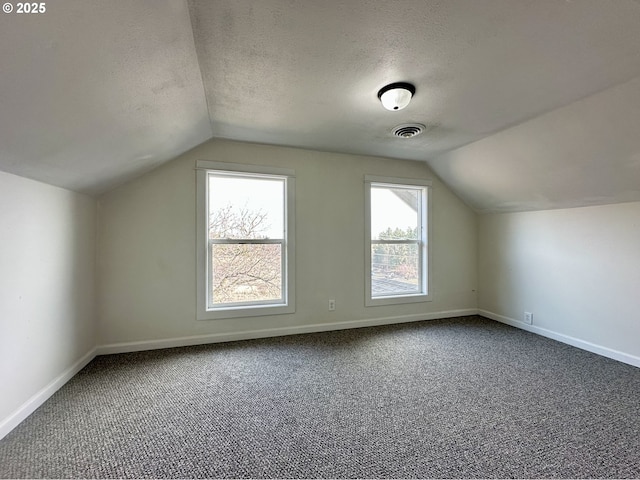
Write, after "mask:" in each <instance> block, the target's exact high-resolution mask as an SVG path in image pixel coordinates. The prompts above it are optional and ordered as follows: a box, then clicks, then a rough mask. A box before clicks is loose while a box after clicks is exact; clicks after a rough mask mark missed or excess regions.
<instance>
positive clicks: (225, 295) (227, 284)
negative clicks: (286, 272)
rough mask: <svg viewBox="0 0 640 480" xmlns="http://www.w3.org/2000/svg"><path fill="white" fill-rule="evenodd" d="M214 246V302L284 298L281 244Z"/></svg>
mask: <svg viewBox="0 0 640 480" xmlns="http://www.w3.org/2000/svg"><path fill="white" fill-rule="evenodd" d="M211 247H212V248H211V262H212V265H211V266H212V279H211V280H212V282H211V292H210V293H211V305H212V306H215V305H220V304H229V303H244V302H259V301H273V300H281V299H282V245H280V244H264V245H260V244H245V245H221V244H213V245H212V246H211Z"/></svg>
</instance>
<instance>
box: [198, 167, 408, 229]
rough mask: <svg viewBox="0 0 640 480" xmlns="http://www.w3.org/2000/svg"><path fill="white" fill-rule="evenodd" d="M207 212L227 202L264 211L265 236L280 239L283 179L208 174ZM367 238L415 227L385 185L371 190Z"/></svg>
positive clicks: (249, 209) (253, 210)
mask: <svg viewBox="0 0 640 480" xmlns="http://www.w3.org/2000/svg"><path fill="white" fill-rule="evenodd" d="M209 191H210V193H211V194H210V195H209V211H210V212H211V213H214V212H216V211H220V210H221V209H223V208H225V207H226V206H228V205H233V207H234V209H246V210H247V211H251V212H264V213H266V214H267V222H266V225H265V227H266V229H265V231H264V232H263V235H264V236H265V237H266V238H282V236H283V230H284V208H283V202H284V181H283V180H280V179H270V178H264V179H257V178H245V177H242V176H211V177H209ZM371 205H372V212H375V214H374V215H372V218H371V237H372V238H378V236H379V234H380V233H381V232H383V231H385V230H387V229H388V228H391V229H392V230H395V229H396V228H399V229H401V230H406V229H408V228H415V227H416V226H417V212H416V211H415V210H414V209H412V208H411V207H410V206H409V205H407V204H406V203H405V202H404V201H403V200H401V199H400V198H399V197H398V196H397V195H395V194H394V193H393V192H391V191H390V190H389V189H388V188H372V189H371Z"/></svg>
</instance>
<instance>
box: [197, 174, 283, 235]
mask: <svg viewBox="0 0 640 480" xmlns="http://www.w3.org/2000/svg"><path fill="white" fill-rule="evenodd" d="M284 188H285V186H284V180H281V179H274V178H264V179H263V178H245V177H242V176H228V177H225V176H211V177H209V193H210V195H209V212H211V213H215V212H218V211H220V210H222V209H223V208H225V207H227V206H228V205H232V206H233V208H234V210H241V209H244V210H247V211H248V212H252V213H266V214H267V219H266V222H265V224H264V227H265V229H264V231H262V232H261V236H264V237H265V238H272V239H277V238H283V232H284Z"/></svg>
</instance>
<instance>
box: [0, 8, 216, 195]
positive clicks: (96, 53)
mask: <svg viewBox="0 0 640 480" xmlns="http://www.w3.org/2000/svg"><path fill="white" fill-rule="evenodd" d="M46 6H47V11H46V13H43V14H22V15H20V14H17V13H11V14H0V59H1V63H0V65H1V67H0V68H1V71H2V73H1V74H0V170H4V171H7V172H10V173H15V174H17V175H22V176H25V177H29V178H35V179H37V180H41V181H43V182H46V183H51V184H53V185H58V186H62V187H65V188H69V189H72V190H77V191H81V192H88V193H99V192H102V191H105V190H107V189H109V188H110V187H112V186H113V185H117V184H118V183H121V182H122V181H124V180H126V179H128V178H131V177H132V176H135V175H139V174H140V173H142V172H144V171H146V170H149V169H151V168H153V167H155V166H157V165H159V164H161V163H163V162H165V161H167V160H170V159H171V158H173V157H175V156H176V155H178V154H180V153H182V152H184V151H185V150H187V149H189V148H191V147H193V146H194V145H196V144H198V143H201V142H203V141H205V140H206V139H208V138H209V137H210V136H211V125H210V123H209V118H208V115H207V107H206V100H205V98H204V91H203V88H202V79H201V77H200V69H199V67H198V60H197V57H196V52H195V47H194V44H193V34H192V32H191V24H190V21H189V12H188V9H187V6H186V4H184V3H183V2H180V1H174V0H153V1H127V2H125V1H121V2H105V1H96V0H75V1H74V0H54V1H52V2H46ZM14 12H15V11H14Z"/></svg>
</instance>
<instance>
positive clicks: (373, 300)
mask: <svg viewBox="0 0 640 480" xmlns="http://www.w3.org/2000/svg"><path fill="white" fill-rule="evenodd" d="M431 184H432V182H431V181H429V180H423V179H410V178H398V177H381V176H375V175H365V177H364V187H365V188H364V191H365V297H364V298H365V306H367V307H376V306H382V305H397V304H402V303H416V302H429V301H431V300H432V295H431V287H430V286H431V273H430V272H431V247H430V245H431V241H430V237H431V228H430V226H429V221H430V219H431ZM372 186H382V187H390V188H394V187H395V188H403V187H405V188H420V189H421V190H422V195H421V201H420V205H419V210H420V211H419V216H418V218H419V220H420V236H419V238H418V240H417V241H405V240H372V239H371V187H372ZM374 243H382V244H404V243H412V244H413V243H417V244H418V251H419V267H420V291H419V292H418V293H399V294H392V295H384V296H377V297H374V296H373V295H372V290H371V286H372V285H371V284H372V282H371V246H372V244H374Z"/></svg>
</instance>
